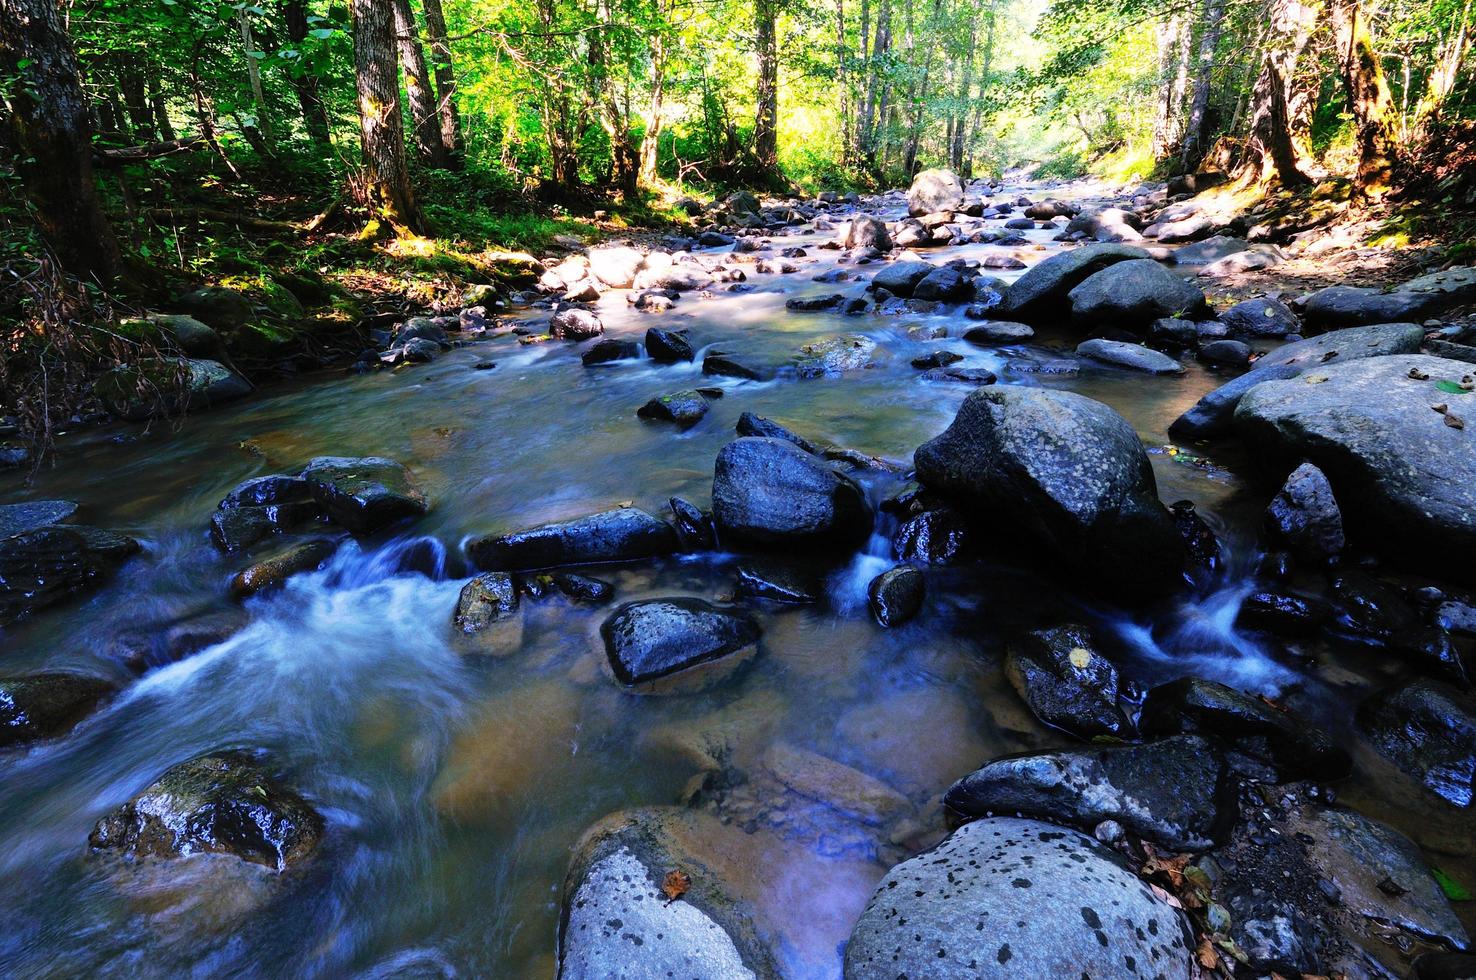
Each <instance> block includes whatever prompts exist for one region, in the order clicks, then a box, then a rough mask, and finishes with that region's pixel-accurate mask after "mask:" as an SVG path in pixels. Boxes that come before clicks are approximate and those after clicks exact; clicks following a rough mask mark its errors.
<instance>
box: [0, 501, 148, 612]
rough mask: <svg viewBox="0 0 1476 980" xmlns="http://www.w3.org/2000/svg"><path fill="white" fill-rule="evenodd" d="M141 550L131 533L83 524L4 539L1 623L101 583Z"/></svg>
mask: <svg viewBox="0 0 1476 980" xmlns="http://www.w3.org/2000/svg"><path fill="white" fill-rule="evenodd" d="M138 551H139V544H138V542H137V541H135V540H133V539H132V538H130V537H127V536H126V535H122V534H117V533H115V532H113V531H105V530H102V529H101V528H95V527H86V526H84V525H80V524H51V525H46V526H43V527H38V528H35V529H33V530H28V531H21V532H20V533H19V534H11V535H10V536H8V537H3V538H0V626H4V625H6V624H9V623H12V622H15V621H16V620H18V619H20V618H22V617H24V616H26V615H29V614H30V613H32V612H35V611H36V610H38V609H42V608H44V607H46V606H50V605H54V604H55V603H58V602H60V601H62V600H63V599H65V598H66V597H68V596H70V595H74V594H76V593H80V592H87V591H91V590H92V589H95V588H97V587H98V586H99V585H101V584H102V583H103V581H105V580H106V578H107V576H108V575H110V574H111V573H112V572H113V571H114V570H115V569H116V568H117V567H118V566H120V565H122V564H123V563H124V562H125V561H127V560H128V559H129V558H130V557H132V556H133V555H134V554H136V553H137V552H138Z"/></svg>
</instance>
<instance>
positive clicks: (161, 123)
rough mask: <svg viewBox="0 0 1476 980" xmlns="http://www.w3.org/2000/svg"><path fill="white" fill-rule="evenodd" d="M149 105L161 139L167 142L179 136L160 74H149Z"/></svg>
mask: <svg viewBox="0 0 1476 980" xmlns="http://www.w3.org/2000/svg"><path fill="white" fill-rule="evenodd" d="M149 107H150V112H152V113H153V116H154V128H155V129H156V130H157V131H158V133H159V139H160V140H161V141H163V142H165V143H169V142H172V141H173V140H175V139H176V138H177V137H176V136H175V132H174V123H173V122H172V121H171V120H170V118H169V105H168V104H167V103H166V102H165V100H164V85H163V83H162V82H161V81H160V80H159V76H158V75H157V74H154V73H150V74H149Z"/></svg>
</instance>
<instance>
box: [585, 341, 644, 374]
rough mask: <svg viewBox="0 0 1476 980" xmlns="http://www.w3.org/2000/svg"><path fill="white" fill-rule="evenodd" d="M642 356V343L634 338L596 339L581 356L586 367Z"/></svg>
mask: <svg viewBox="0 0 1476 980" xmlns="http://www.w3.org/2000/svg"><path fill="white" fill-rule="evenodd" d="M640 356H641V345H640V344H639V343H637V342H636V341H634V340H615V339H609V338H607V339H605V340H600V341H596V342H595V343H594V344H593V345H592V346H591V347H590V348H589V350H587V351H585V352H584V353H583V354H581V355H580V356H579V360H580V362H581V363H582V364H583V365H584V366H585V367H592V366H594V365H596V364H609V363H610V362H611V361H629V360H634V359H636V358H639V357H640Z"/></svg>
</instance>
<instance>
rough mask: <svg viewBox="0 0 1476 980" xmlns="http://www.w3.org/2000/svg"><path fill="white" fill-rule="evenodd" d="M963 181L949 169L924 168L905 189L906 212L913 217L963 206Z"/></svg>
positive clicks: (953, 209)
mask: <svg viewBox="0 0 1476 980" xmlns="http://www.w3.org/2000/svg"><path fill="white" fill-rule="evenodd" d="M963 199H964V191H963V183H962V182H961V181H959V179H958V175H957V174H955V173H954V172H953V171H951V170H943V169H939V168H934V169H931V170H924V171H923V172H922V173H920V174H918V175H917V176H916V177H914V178H912V186H911V187H909V188H908V189H907V213H908V214H910V215H912V216H913V217H914V218H916V217H920V216H921V215H925V214H936V213H938V212H939V211H957V210H958V209H959V208H961V207H963Z"/></svg>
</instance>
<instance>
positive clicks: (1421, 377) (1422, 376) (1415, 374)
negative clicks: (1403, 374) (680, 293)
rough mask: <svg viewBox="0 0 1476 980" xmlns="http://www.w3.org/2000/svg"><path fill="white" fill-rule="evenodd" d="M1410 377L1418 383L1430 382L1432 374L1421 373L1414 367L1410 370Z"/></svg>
mask: <svg viewBox="0 0 1476 980" xmlns="http://www.w3.org/2000/svg"><path fill="white" fill-rule="evenodd" d="M1409 376H1410V377H1411V378H1413V379H1415V380H1416V381H1429V380H1430V372H1428V371H1421V370H1420V369H1419V368H1417V367H1413V368H1410V369H1409Z"/></svg>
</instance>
